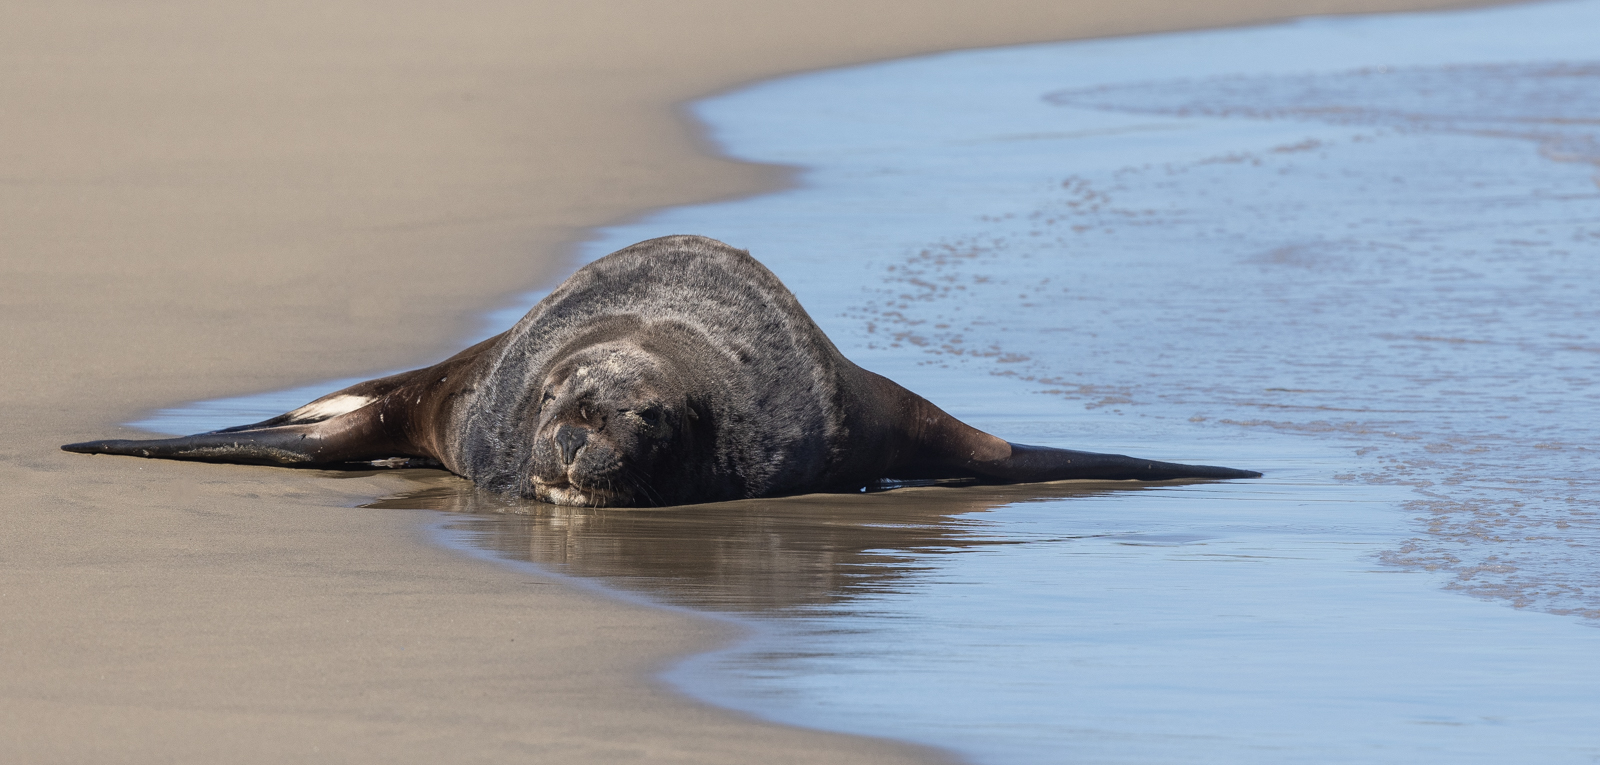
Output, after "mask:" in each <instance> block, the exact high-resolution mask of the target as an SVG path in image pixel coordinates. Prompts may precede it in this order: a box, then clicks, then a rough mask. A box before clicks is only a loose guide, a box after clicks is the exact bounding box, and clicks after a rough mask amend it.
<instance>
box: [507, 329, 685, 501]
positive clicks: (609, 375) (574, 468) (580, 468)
mask: <svg viewBox="0 0 1600 765" xmlns="http://www.w3.org/2000/svg"><path fill="white" fill-rule="evenodd" d="M679 378H680V375H679V374H678V373H677V370H676V369H675V368H674V367H673V365H672V364H670V363H669V362H668V360H667V359H665V358H663V357H661V356H659V355H657V354H654V353H652V352H650V351H649V350H646V349H645V348H643V347H641V346H639V345H637V344H634V343H630V342H627V341H615V342H608V343H601V344H598V345H594V346H590V347H588V348H585V349H583V350H582V351H580V352H578V353H575V354H573V355H572V356H570V357H568V358H567V359H565V360H564V361H563V362H562V363H560V364H557V365H555V366H553V367H552V368H551V371H550V373H549V374H548V375H546V377H545V380H544V384H543V388H542V390H541V391H540V396H541V402H540V405H539V409H538V411H539V417H538V424H537V429H536V432H535V434H534V441H533V454H532V456H533V460H532V465H531V475H530V476H529V478H530V482H531V486H532V490H533V492H532V493H533V496H534V497H535V498H536V499H539V500H541V501H544V502H549V503H551V504H556V505H583V506H590V507H607V506H640V505H660V504H667V501H668V500H667V499H665V498H663V497H662V496H661V494H660V490H659V487H660V486H661V484H662V483H663V481H661V479H662V478H666V477H668V476H667V473H669V472H670V471H671V470H672V465H673V457H674V456H675V455H676V456H678V457H681V456H682V455H681V453H680V451H681V450H680V449H678V448H677V447H679V446H680V445H681V444H682V443H683V442H684V441H685V440H686V435H687V431H688V429H689V426H690V424H691V421H692V420H693V419H694V418H695V414H694V412H693V411H692V409H691V408H690V406H689V401H688V397H687V395H686V393H685V392H684V389H683V386H682V384H681V380H680V379H679ZM670 482H671V481H670V480H669V481H667V483H670Z"/></svg>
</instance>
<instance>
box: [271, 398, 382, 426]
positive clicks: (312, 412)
mask: <svg viewBox="0 0 1600 765" xmlns="http://www.w3.org/2000/svg"><path fill="white" fill-rule="evenodd" d="M373 400H374V399H373V398H372V397H371V396H330V397H328V398H324V399H319V400H317V401H313V402H311V403H309V404H306V405H305V406H302V407H300V408H299V409H296V410H294V411H292V412H290V413H289V421H290V422H321V421H322V420H326V419H329V418H332V417H338V416H339V415H341V414H349V413H351V412H354V411H355V410H357V409H360V408H361V407H364V406H366V405H367V404H370V403H372V402H373Z"/></svg>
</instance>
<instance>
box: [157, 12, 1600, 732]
mask: <svg viewBox="0 0 1600 765" xmlns="http://www.w3.org/2000/svg"><path fill="white" fill-rule="evenodd" d="M1596 51H1600V3H1597V2H1593V1H1592V0H1591V1H1588V2H1578V3H1558V4H1541V5H1527V6H1515V7H1510V8H1500V9H1493V10H1482V11H1471V12H1459V13H1449V14H1426V15H1410V16H1385V17H1373V18H1347V19H1337V20H1312V21H1307V22H1301V23H1296V24H1290V25H1282V26H1273V27H1261V28H1253V29H1247V30H1230V31H1220V32H1206V33H1193V34H1181V35H1165V36H1156V37H1141V38H1128V39H1120V40H1107V41H1093V42H1083V43H1071V44H1059V45H1045V46H1030V47H1023V48H1009V49H1002V50H990V51H970V52H961V53H953V54H946V55H941V56H933V57H926V58H919V59H913V60H906V61H899V62H891V63H887V64H880V65H874V66H868V67H859V68H852V69H845V70H837V71H831V72H822V73H815V74H808V75H802V76H798V77H793V78H788V79H783V80H778V81H774V82H770V83H765V84H762V85H759V86H756V87H754V88H750V89H747V90H744V91H740V92H735V93H732V94H728V95H725V96H721V97H718V98H716V99H712V100H710V101H707V102H704V103H701V104H699V105H698V106H697V107H696V109H697V112H698V113H699V114H700V115H701V116H702V118H703V119H704V120H705V121H706V122H707V124H708V125H710V126H711V130H712V133H713V135H714V137H715V138H716V139H717V140H718V141H719V143H720V144H721V145H722V146H723V147H724V148H725V149H726V150H727V151H728V152H729V153H730V154H733V155H735V156H738V157H742V158H745V159H750V160H754V161H763V162H774V163H784V164H790V165H795V166H798V167H800V168H803V170H802V174H801V179H802V185H801V186H800V188H797V189H794V190H791V191H787V192H784V193H780V194H773V195H767V196H763V197H758V198H754V199H749V200H742V201H738V202H732V203H724V204H718V205H709V206H701V207H694V208H685V209H678V210H670V211H666V212H663V213H660V214H657V215H654V216H651V217H650V218H648V219H646V220H644V221H642V222H640V223H637V224H633V225H629V226H623V227H617V228H614V229H608V230H606V231H603V232H600V235H599V237H598V239H597V241H595V242H594V243H592V245H591V246H590V247H589V248H588V250H587V252H586V256H587V257H589V258H593V257H598V256H600V255H602V254H604V253H605V252H609V251H611V250H613V249H616V248H618V247H621V246H624V245H626V244H630V243H632V242H634V241H637V240H640V239H644V238H648V237H651V236H657V235H661V234H666V233H682V232H693V233H703V234H707V235H711V236H715V237H717V238H720V239H724V240H726V241H729V242H730V243H733V244H735V245H737V246H741V247H747V248H749V249H750V250H751V251H752V252H753V253H754V254H756V255H757V256H758V257H759V258H761V259H762V261H763V262H765V263H766V264H767V265H768V266H769V267H771V268H772V269H773V270H774V271H775V272H777V274H778V275H779V276H780V277H782V278H783V279H784V280H785V282H786V283H788V284H789V285H790V286H791V287H792V288H793V289H794V290H795V292H796V293H797V294H798V295H799V297H800V299H801V301H802V303H803V304H805V305H806V306H807V308H808V310H810V311H811V313H812V315H813V316H814V317H815V318H816V319H817V320H818V323H819V324H821V325H822V326H823V328H824V329H825V330H826V331H827V332H828V333H829V335H830V336H831V337H832V338H833V339H834V340H835V341H836V342H837V343H838V344H839V346H840V347H841V349H842V350H843V351H844V352H845V353H846V355H848V356H850V357H851V358H853V359H855V360H856V361H858V362H859V363H862V364H863V365H864V366H867V367H868V368H871V369H873V370H875V371H878V372H881V373H884V374H887V375H888V376H890V377H892V378H894V379H896V380H897V381H899V382H901V383H903V384H905V385H907V386H908V387H910V388H912V389H913V390H917V391H918V392H920V393H922V394H924V395H926V396H928V397H929V398H931V399H932V400H933V401H935V402H936V403H938V404H940V405H942V406H944V407H945V408H946V409H948V410H950V411H951V412H952V413H955V414H957V415H958V416H961V417H962V418H964V419H967V420H968V421H969V422H972V423H973V424H975V425H978V426H979V427H983V428H985V429H987V430H990V431H991V432H994V433H997V434H999V435H1001V436H1004V437H1006V438H1007V439H1009V440H1014V441H1022V442H1032V443H1042V444H1049V445H1057V446H1067V447H1072V448H1081V449H1090V450H1095V451H1115V452H1124V453H1130V454H1137V455H1141V456H1148V457H1152V458H1158V459H1169V460H1179V461H1185V460H1186V461H1195V462H1205V463H1209V464H1225V465H1233V466H1237V467H1246V468H1254V469H1259V470H1263V471H1265V472H1266V473H1267V477H1266V478H1265V479H1262V480H1260V481H1248V482H1228V483H1192V484H1182V485H1176V484H1175V485H1161V486H1146V487H1138V486H1112V485H1105V484H1100V485H1079V486H1073V485H1053V486H1048V487H1008V488H1003V489H1000V488H918V489H903V490H898V491H894V492H888V493H883V494H871V495H864V496H839V495H836V496H813V497H800V498H790V499H784V500H774V501H761V502H740V503H729V504H725V505H716V506H708V507H697V508H683V509H674V510H658V511H616V510H612V511H606V510H570V509H562V508H550V507H544V506H537V505H522V504H515V503H509V504H508V503H505V502H503V501H501V500H498V499H496V498H493V497H486V496H484V495H481V494H479V493H477V492H475V491H473V490H472V489H471V488H470V487H467V486H465V485H464V484H463V483H462V482H460V481H457V480H454V479H450V478H447V477H440V476H438V475H437V474H429V473H420V472H419V473H413V474H411V475H413V476H414V478H415V480H416V481H417V482H418V488H417V490H416V491H414V492H410V493H408V494H407V495H405V496H402V497H396V498H392V499H389V500H386V501H385V502H383V503H379V506H406V507H416V506H423V507H437V508H440V509H446V510H453V511H460V513H461V514H460V515H458V516H455V517H453V518H452V519H451V520H449V521H447V522H446V523H445V524H444V527H443V529H442V530H441V533H440V539H441V541H442V542H444V543H446V544H450V545H455V546H458V547H461V548H462V549H464V550H465V549H469V548H470V549H473V550H479V551H487V552H488V553H489V554H492V555H496V556H500V557H503V558H506V559H509V560H514V561H524V562H528V563H531V564H533V565H537V566H539V567H541V568H543V569H545V570H549V571H554V572H557V573H563V574H569V575H573V576H577V577H581V578H584V579H586V580H590V581H595V582H599V583H601V585H602V586H605V587H608V588H612V589H613V590H615V591H617V592H620V593H631V594H633V595H634V596H643V597H645V598H648V599H653V600H656V601H658V602H664V603H670V604H674V605H678V606H684V607H689V608H693V609H697V610H706V611H716V612H719V613H726V614H732V615H734V616H735V617H736V618H739V619H741V620H743V621H745V622H746V623H748V624H750V625H752V626H753V629H754V631H753V635H754V636H753V637H752V638H751V639H750V640H749V641H747V642H745V643H742V644H740V645H739V646H736V647H733V648H731V649H728V650H724V651H721V652H718V653H715V654H710V655H706V656H701V657H695V658H692V659H690V660H688V661H686V662H685V663H684V664H682V665H681V666H679V667H677V668H676V669H674V670H672V671H671V672H670V673H669V678H670V679H671V681H672V682H674V683H676V684H677V685H678V686H679V687H681V688H683V689H685V690H686V691H687V692H689V693H691V694H694V695H696V696H699V697H701V698H705V699H708V700H711V701H714V702H717V703H722V704H727V705H730V706H735V707H738V708H741V709H745V710H749V711H752V712H754V713H756V714H760V715H763V716H766V717H770V718H772V719H777V720H782V721H786V722H792V723H796V724H802V725H812V726H818V727H825V728H830V729H836V730H844V731H853V732H860V733H867V734H873V735H881V736H895V737H901V738H906V739H911V740H916V741H919V742H924V743H929V744H934V745H939V746H944V747H947V748H949V749H951V750H953V751H956V752H959V753H961V754H962V755H964V756H966V757H968V758H970V759H972V760H973V761H978V762H995V763H1002V762H1004V763H1022V762H1067V761H1072V762H1076V761H1092V762H1148V761H1160V762H1229V763H1235V762H1255V761H1262V762H1285V761H1315V762H1344V761H1350V762H1356V761H1359V762H1412V761H1417V760H1422V759H1426V760H1429V761H1452V762H1504V761H1539V762H1589V761H1594V760H1595V759H1600V734H1597V733H1595V732H1594V730H1595V727H1596V726H1595V725H1594V724H1593V721H1594V720H1596V719H1600V690H1597V689H1600V682H1597V681H1600V666H1597V663H1596V662H1595V661H1594V659H1593V657H1594V656H1595V655H1596V650H1597V649H1600V631H1597V630H1595V629H1594V627H1595V625H1596V622H1595V621H1594V619H1595V618H1596V617H1600V551H1597V550H1596V541H1597V538H1600V521H1597V516H1596V510H1597V503H1596V501H1595V496H1596V492H1595V479H1594V475H1595V468H1596V467H1597V464H1596V462H1597V460H1596V455H1595V451H1594V448H1595V447H1594V446H1593V444H1594V443H1595V440H1596V439H1595V436H1596V428H1597V425H1600V418H1597V417H1596V409H1597V407H1596V403H1597V400H1600V390H1597V388H1596V387H1595V381H1596V379H1597V375H1596V372H1597V371H1600V370H1597V366H1600V337H1597V333H1596V320H1597V319H1600V316H1597V312H1600V309H1597V308H1596V306H1600V294H1597V293H1600V273H1597V271H1600V204H1597V202H1600V189H1597V183H1596V175H1595V174H1596V168H1595V165H1594V163H1595V161H1596V157H1597V156H1600V152H1597V151H1596V150H1595V147H1596V145H1597V143H1596V133H1597V131H1600V96H1597V95H1595V94H1596V93H1600V89H1597V88H1595V87H1594V86H1595V85H1600V64H1597V63H1596V61H1595V59H1596V58H1600V54H1597V53H1596ZM502 318H503V317H502ZM509 323H510V321H509V320H503V321H502V322H501V324H500V327H503V326H506V325H508V324H509ZM333 387H337V386H332V385H330V386H328V387H327V388H323V389H321V390H318V391H315V392H307V395H304V396H301V397H300V398H301V400H300V401H292V402H288V404H287V405H278V404H276V403H275V404H274V405H273V406H272V407H268V408H269V409H270V410H271V411H270V412H269V413H275V412H277V411H282V410H284V409H287V408H290V407H292V406H294V405H297V404H298V403H302V402H303V400H304V399H307V398H310V397H311V396H312V395H315V393H318V392H323V391H325V390H329V389H332V388H333ZM223 409H226V407H223ZM208 416H215V412H213V414H212V415H208ZM252 417H253V416H252ZM252 417H240V418H236V419H233V420H231V421H226V422H218V423H216V424H217V425H224V424H235V423H236V422H239V421H243V420H247V419H251V418H252ZM162 422H163V421H159V420H158V421H153V422H147V423H145V424H146V426H147V427H152V428H154V429H171V428H176V429H178V430H182V431H192V430H200V429H205V428H206V427H212V425H210V424H205V425H200V424H199V422H198V421H190V422H188V423H184V424H182V425H175V424H172V423H171V422H170V421H166V422H167V424H165V425H163V424H162Z"/></svg>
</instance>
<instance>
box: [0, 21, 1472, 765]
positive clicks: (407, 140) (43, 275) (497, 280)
mask: <svg viewBox="0 0 1600 765" xmlns="http://www.w3.org/2000/svg"><path fill="white" fill-rule="evenodd" d="M1455 5H1461V4H1460V3H1444V2H1387V1H1383V0H1371V1H1360V0H1354V1H1351V2H1335V1H1334V0H1328V1H1327V2H1304V3H1268V2H1261V1H1260V0H1249V1H1245V2H1231V3H1220V4H1210V5H1207V6H1206V7H1204V8H1196V7H1191V5H1190V4H1184V3H1177V2H1171V1H1170V0H1164V1H1162V2H1154V1H1150V2H1138V3H1127V4H1122V5H1119V6H1118V7H1116V8H1105V7H1100V6H1096V5H1091V4H1089V3H1078V2H1071V3H1060V2H1056V3H1046V2H1008V3H1003V4H999V5H996V4H985V5H983V6H981V7H980V6H976V5H967V4H959V3H952V2H940V3H938V4H936V5H934V6H932V7H931V9H930V6H926V5H923V6H919V7H918V8H917V9H915V10H914V11H913V10H912V9H910V8H909V7H908V6H906V5H904V4H900V3H884V2H860V1H857V2H849V3H845V2H837V3H835V2H827V3H822V4H817V3H811V4H806V5H804V6H794V7H773V8H762V9H759V10H756V9H752V8H751V7H749V6H747V5H743V4H733V3H711V2H706V3H693V4H684V3H677V4H672V5H670V6H659V5H637V6H635V5H631V4H622V3H591V4H586V5H584V6H582V7H581V8H577V7H573V8H567V7H561V8H557V7H556V6H553V5H549V6H546V5H523V4H512V3H504V4H494V3H491V4H484V5H480V6H478V7H475V8H471V9H465V10H464V9H461V8H458V7H454V6H446V5H443V4H440V5H436V6H426V5H421V4H404V5H395V4H358V3H342V4H338V5H327V4H303V5H294V4H290V3H276V4H273V6H272V7H270V8H262V7H244V6H239V7H235V6H226V7H223V6H214V5H203V4H192V5H191V4H184V3H163V4H144V5H140V6H138V7H137V8H135V7H132V6H124V5H116V4H103V5H102V4H86V3H85V4H61V3H53V4H44V3H13V4H9V5H7V6H6V8H5V9H4V10H3V11H0V61H3V63H4V66H0V89H3V93H4V103H5V104H6V108H5V109H3V110H0V135H4V136H5V137H6V140H5V141H0V157H3V159H0V167H3V170H0V172H3V177H4V179H5V182H4V183H3V184H0V198H3V206H4V214H3V217H0V221H3V224H0V225H3V227H4V228H3V231H4V236H3V237H0V242H3V243H4V248H3V251H0V252H3V255H0V263H3V266H0V268H3V271H0V314H3V316H4V323H3V329H0V331H3V332H4V336H5V340H4V343H3V344H0V365H3V367H4V369H5V372H4V374H3V375H0V395H3V396H4V399H3V400H4V401H5V402H6V404H7V407H6V411H7V416H6V420H5V427H4V429H3V431H0V483H3V485H4V487H5V490H4V492H3V494H0V503H3V504H0V506H3V511H4V517H5V529H6V530H5V533H4V535H3V536H0V539H3V540H4V542H3V546H0V599H3V600H0V605H3V608H4V614H5V618H4V619H0V657H3V658H0V720H3V721H4V722H3V723H0V759H4V760H6V761H15V762H57V761H63V762H65V761H86V760H106V759H120V760H127V761H148V760H161V761H174V760H177V761H217V760H226V761H236V762H250V761H273V762H276V761H282V760H284V759H286V758H295V759H308V758H327V759H337V760H343V761H366V760H371V761H380V760H381V761H428V762H437V761H441V760H443V761H504V760H507V759H511V758H525V759H537V760H548V761H560V762H588V761H597V762H613V761H617V760H621V759H647V760H651V761H683V762H749V761H752V760H753V759H755V758H760V759H761V760H763V761H771V762H786V761H795V762H799V761H804V762H847V761H848V762H854V761H861V762H894V761H925V760H930V759H936V758H937V755H936V754H935V753H932V752H928V751H926V750H922V749H918V748H915V747H911V746H906V745H901V744H898V743H894V742H879V741H873V740H869V739H861V738H855V737H849V736H840V735H833V734H826V733H818V732H812V731H805V730H797V729H791V728H786V727H783V726H778V725H773V724H768V723H763V722H759V721H753V720H751V719H749V718H746V717H743V716H740V715H738V714H735V713H731V712H727V711H723V710H720V709H715V708H711V707H708V706H705V705H701V704H698V703H696V702H692V701H689V700H685V699H683V698H681V697H679V696H677V695H675V694H673V693H672V692H670V691H668V690H666V689H665V688H664V687H662V686H661V685H660V684H659V683H658V682H656V681H655V680H653V679H652V673H653V672H654V671H656V670H658V669H660V668H661V667H663V666H664V665H665V664H666V663H668V662H670V661H671V659H672V658H673V657H674V656H677V655H681V654H683V653H685V652H688V651H691V650H694V649H697V648H702V647H705V646H707V645H711V644H714V643H716V642H717V641H721V640H726V639H729V638H730V637H731V635H730V634H729V632H728V630H727V628H726V627H724V626H722V625H719V624H715V623H711V622H707V621H702V620H698V619H694V618H691V617H689V616H686V615H683V614H679V613H672V612H665V611H658V610H654V609H649V608H645V607H641V606H636V605H631V604H625V603H618V602H614V601H611V600H608V599H605V598H603V597H600V596H598V595H595V594H592V593H587V592H580V591H576V590H574V589H571V588H568V587H566V586H563V585H561V584H559V583H557V582H556V581H554V580H541V579H534V578H530V577H529V576H528V575H526V574H521V573H517V572H515V571H509V570H506V569H503V568H501V567H497V566H495V565H493V564H491V563H488V562H485V561H478V560H472V559H469V558H466V557H463V556H459V555H456V554H453V553H451V552H449V551H447V550H443V549H440V548H438V547H436V546H432V545H430V544H428V543H427V541H426V540H425V538H424V532H423V526H424V524H425V523H426V522H427V520H428V519H429V518H430V517H431V515H430V512H429V511H422V510H406V509H376V508H356V507H354V506H355V505H358V504H362V503H364V502H367V501H369V500H371V499H373V498H375V497H378V496H381V495H385V494H389V493H393V492H394V491H397V490H398V489H400V488H402V486H401V482H400V479H398V478H397V477H395V476H392V475H384V474H334V473H323V472H311V471H304V472H300V471H288V470H274V469H266V468H248V467H223V466H209V465H193V464H182V463H159V462H147V461H142V460H133V459H118V458H86V457H83V456H81V455H70V454H64V453H61V452H59V451H56V447H57V445H59V444H61V443H66V442H69V441H78V440H84V439H88V438H101V437H112V436H114V435H116V433H117V430H118V427H117V423H119V422H125V421H127V420H130V419H133V418H135V417H137V416H139V415H140V414H142V413H145V412H148V411H149V410H151V409H153V408H156V407H160V406H165V405H171V404H174V403H179V402H183V401H190V400H195V399H201V398H209V397H216V396H221V395H230V394H239V393H247V392H252V391H259V390H266V389H272V388H280V387H285V386H288V385H292V384H295V383H302V382H306V381H312V380H319V379H330V378H337V377H345V376H352V375H360V374H363V373H369V372H380V371H384V370H389V369H393V368H397V367H403V366H406V365H413V364H423V363H428V362H431V361H433V360H436V359H437V358H439V357H441V356H443V355H444V354H446V353H448V352H450V351H452V350H454V348H455V346H456V345H458V344H459V343H460V341H461V338H463V337H464V336H466V335H467V334H469V333H470V332H471V331H472V330H473V329H475V328H476V327H477V322H478V320H479V318H478V317H479V315H480V312H481V311H482V310H483V309H485V308H489V307H492V306H493V305H494V304H495V302H496V301H497V300H506V299H509V297H510V296H512V295H514V294H516V293H517V292H519V291H522V290H526V289H529V288H532V287H534V286H537V285H538V284H540V283H542V282H544V281H547V280H549V279H553V278H558V277H559V275H560V274H561V273H562V272H563V270H564V268H565V265H564V264H565V261H564V257H565V255H566V252H567V250H566V248H567V246H568V245H569V244H570V243H571V242H574V241H576V240H578V239H580V238H582V237H583V236H584V232H585V231H586V230H587V229H588V228H589V227H592V226H595V225H599V224H603V223H607V222H613V221H617V220H621V219H625V218H627V217H628V216H630V215H634V214H637V213H639V212H641V211H644V210H648V209H651V208H655V207H659V206H663V205H669V204H684V203H690V202H695V201H704V200H710V199H717V198H724V197H729V196H736V195H741V194H749V193H755V192H758V191H761V190H764V189H769V188H774V187H776V186H777V185H779V184H781V183H783V182H784V179H785V173H784V171H782V170H781V169H775V168H763V167H754V166H748V165H740V164H737V163H732V162H728V161H724V160H719V159H715V158H712V157H710V156H709V155H708V153H707V149H706V147H705V146H703V145H702V143H701V142H700V141H699V139H698V138H697V137H696V135H695V132H694V128H693V126H692V125H689V124H687V123H686V122H685V121H684V120H683V119H682V118H681V117H680V116H679V114H678V112H676V111H675V105H676V104H678V103H681V102H683V101H685V100H687V99H690V98H693V97H697V96H702V95H705V94H707V93H711V92H715V91H717V90H719V89H722V88H726V87H729V86H732V85H735V84H738V83H743V82H748V81H751V80H754V79H759V78H762V77H766V76H771V75H775V74H779V73H784V72H791V71H799V70H805V69H811V68H817V67H823V66H834V65H843V64H851V63H859V62H863V61H869V60H876V59H884V58H892V57H897V56H904V55H909V54H915V53H924V52H930V51H936V50H944V49H951V48H961V47H979V46H992V45H1001V44H1007V43H1017V42H1032V41H1042V40H1055V39H1068V38H1076V37H1090V36H1103V35H1116V34H1132V33H1139V32H1149V31H1163V30H1172V29H1182V28H1195V27H1205V26H1223V25H1231V24H1240V23H1251V22H1258V21H1264V20H1269V19H1274V18H1282V17H1286V16H1290V15H1298V14H1304V13H1319V12H1359V11H1374V10H1387V9H1420V8H1429V7H1445V6H1455Z"/></svg>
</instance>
